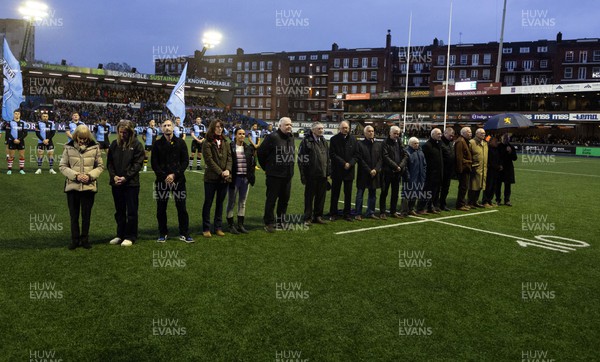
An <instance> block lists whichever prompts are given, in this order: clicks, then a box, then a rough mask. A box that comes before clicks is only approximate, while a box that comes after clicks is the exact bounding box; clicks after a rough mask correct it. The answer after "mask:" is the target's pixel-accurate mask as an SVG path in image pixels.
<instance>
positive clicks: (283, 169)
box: [256, 129, 296, 178]
mask: <svg viewBox="0 0 600 362" xmlns="http://www.w3.org/2000/svg"><path fill="white" fill-rule="evenodd" d="M256 154H257V156H258V162H259V163H260V166H261V167H262V168H263V170H265V173H266V174H267V176H273V177H282V178H287V177H292V176H294V162H295V158H296V149H295V145H294V136H293V135H291V134H290V135H287V134H284V133H283V132H281V130H279V129H278V130H277V131H275V132H273V133H271V134H269V135H267V137H265V140H264V141H263V143H261V144H260V147H258V149H257V151H256Z"/></svg>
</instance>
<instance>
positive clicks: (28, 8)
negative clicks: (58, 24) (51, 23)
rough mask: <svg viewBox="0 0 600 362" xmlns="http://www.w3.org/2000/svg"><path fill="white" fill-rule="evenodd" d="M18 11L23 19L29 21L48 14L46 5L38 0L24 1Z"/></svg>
mask: <svg viewBox="0 0 600 362" xmlns="http://www.w3.org/2000/svg"><path fill="white" fill-rule="evenodd" d="M19 12H20V13H21V15H23V19H25V20H29V21H41V20H43V19H44V18H46V17H47V16H48V5H46V4H44V3H42V2H39V1H25V2H24V3H23V5H21V7H19Z"/></svg>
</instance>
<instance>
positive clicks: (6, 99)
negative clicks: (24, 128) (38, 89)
mask: <svg viewBox="0 0 600 362" xmlns="http://www.w3.org/2000/svg"><path fill="white" fill-rule="evenodd" d="M3 54H4V58H3V59H2V69H3V74H4V95H3V97H2V118H4V120H6V121H12V119H13V112H14V111H15V109H18V108H19V107H20V106H21V103H22V102H24V101H25V98H24V97H23V75H22V74H21V66H20V65H19V62H18V61H17V59H16V58H15V56H14V55H13V53H12V52H11V51H10V48H9V47H8V43H7V42H6V38H4V53H3Z"/></svg>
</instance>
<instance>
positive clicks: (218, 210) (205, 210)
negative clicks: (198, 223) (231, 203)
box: [202, 182, 228, 232]
mask: <svg viewBox="0 0 600 362" xmlns="http://www.w3.org/2000/svg"><path fill="white" fill-rule="evenodd" d="M227 186H228V184H227V183H224V182H205V183H204V205H203V206H202V231H210V209H211V208H212V204H213V200H214V199H215V195H216V196H217V204H216V205H215V218H214V221H213V226H214V231H215V232H216V231H217V230H221V229H222V228H223V202H224V201H225V196H226V195H227Z"/></svg>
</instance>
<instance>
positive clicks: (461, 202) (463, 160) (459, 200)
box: [454, 127, 473, 211]
mask: <svg viewBox="0 0 600 362" xmlns="http://www.w3.org/2000/svg"><path fill="white" fill-rule="evenodd" d="M471 135H472V133H471V128H469V127H464V128H462V129H461V130H460V136H459V137H458V138H457V139H456V143H455V144H454V152H455V154H456V176H457V177H458V196H457V197H456V209H457V210H460V211H469V210H470V208H469V207H468V206H467V204H466V202H465V196H466V195H467V191H469V180H470V176H471V164H472V163H473V157H472V156H471V150H470V148H469V144H468V143H467V142H469V140H470V139H471Z"/></svg>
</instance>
